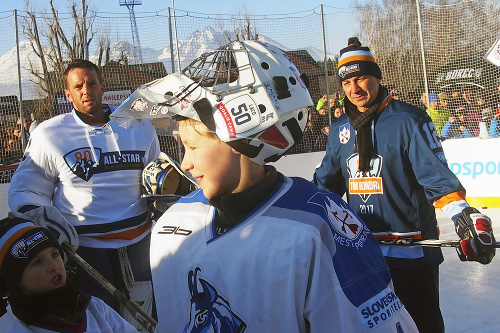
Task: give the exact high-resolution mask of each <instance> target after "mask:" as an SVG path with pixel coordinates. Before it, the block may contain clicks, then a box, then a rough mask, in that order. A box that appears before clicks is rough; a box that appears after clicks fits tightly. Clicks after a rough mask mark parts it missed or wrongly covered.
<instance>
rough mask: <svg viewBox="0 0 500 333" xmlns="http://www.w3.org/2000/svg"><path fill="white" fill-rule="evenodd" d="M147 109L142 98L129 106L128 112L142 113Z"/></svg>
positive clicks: (146, 104)
mask: <svg viewBox="0 0 500 333" xmlns="http://www.w3.org/2000/svg"><path fill="white" fill-rule="evenodd" d="M147 108H148V102H146V101H145V100H143V99H142V98H138V99H136V100H135V101H133V102H132V104H131V105H130V110H134V111H140V112H142V111H144V110H146V109H147Z"/></svg>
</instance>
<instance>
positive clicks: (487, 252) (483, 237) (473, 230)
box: [455, 207, 495, 265]
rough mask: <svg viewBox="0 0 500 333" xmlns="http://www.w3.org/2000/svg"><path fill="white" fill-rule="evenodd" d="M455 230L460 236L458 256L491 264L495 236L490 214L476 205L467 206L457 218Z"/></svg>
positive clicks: (462, 258) (464, 259)
mask: <svg viewBox="0 0 500 333" xmlns="http://www.w3.org/2000/svg"><path fill="white" fill-rule="evenodd" d="M455 231H456V232H457V235H458V237H460V246H457V253H458V257H459V258H460V260H462V261H478V262H480V263H481V264H484V265H486V264H489V263H490V262H491V260H492V259H493V257H494V256H495V246H494V243H495V236H494V235H493V229H492V227H491V220H490V218H489V217H488V216H486V215H484V214H481V213H480V212H479V211H478V210H477V209H476V208H474V207H467V208H465V209H464V210H463V211H462V214H461V215H459V216H458V218H457V224H456V226H455Z"/></svg>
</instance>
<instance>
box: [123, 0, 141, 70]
mask: <svg viewBox="0 0 500 333" xmlns="http://www.w3.org/2000/svg"><path fill="white" fill-rule="evenodd" d="M136 5H142V0H120V6H127V8H128V12H129V14H130V26H131V29H132V44H133V46H134V58H135V62H136V63H142V50H141V43H140V41H139V30H138V29H137V22H136V21H135V13H134V6H136Z"/></svg>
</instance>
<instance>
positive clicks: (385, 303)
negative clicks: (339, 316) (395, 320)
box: [358, 288, 403, 330]
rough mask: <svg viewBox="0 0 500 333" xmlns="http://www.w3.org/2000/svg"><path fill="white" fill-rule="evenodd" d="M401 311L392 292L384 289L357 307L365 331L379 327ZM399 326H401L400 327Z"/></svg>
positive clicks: (397, 300) (401, 305)
mask: <svg viewBox="0 0 500 333" xmlns="http://www.w3.org/2000/svg"><path fill="white" fill-rule="evenodd" d="M401 309H403V304H402V303H401V301H400V300H399V298H398V296H396V294H395V293H394V291H392V290H390V289H388V288H386V289H384V290H382V291H381V292H380V293H378V294H377V295H375V296H374V297H372V298H371V299H369V300H368V301H366V302H364V303H363V304H361V305H360V306H359V307H358V316H359V317H360V318H361V320H362V322H363V326H364V327H365V330H368V329H371V328H375V327H379V326H381V325H383V324H385V323H386V322H388V321H389V320H391V319H392V317H393V316H394V315H395V314H397V313H398V312H399V311H400V310H401ZM400 326H401V325H400Z"/></svg>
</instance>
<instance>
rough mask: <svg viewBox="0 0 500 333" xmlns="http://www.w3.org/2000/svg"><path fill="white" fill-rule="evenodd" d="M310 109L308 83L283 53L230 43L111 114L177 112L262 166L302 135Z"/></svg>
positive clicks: (141, 92)
mask: <svg viewBox="0 0 500 333" xmlns="http://www.w3.org/2000/svg"><path fill="white" fill-rule="evenodd" d="M306 81H307V80H306ZM310 106H313V102H312V100H311V97H310V95H309V92H308V90H307V87H306V84H305V83H304V81H303V79H302V77H301V75H300V74H299V72H298V70H297V68H296V67H295V65H294V64H293V63H292V61H290V59H289V58H288V57H287V55H286V54H285V53H284V52H283V51H282V50H280V49H279V48H277V47H275V46H273V45H270V44H266V43H262V42H258V41H235V42H232V43H229V44H227V45H224V46H222V47H221V48H219V49H218V50H215V51H212V52H209V53H205V54H203V55H201V56H200V57H198V58H197V59H196V60H194V61H193V62H192V63H191V64H190V65H188V66H187V67H186V68H185V69H184V70H182V72H178V73H173V74H170V75H167V76H166V77H164V78H161V79H158V80H155V81H152V82H150V83H148V84H146V85H143V86H141V87H140V88H138V89H137V90H136V91H134V93H132V95H130V97H129V98H128V99H127V100H126V101H125V102H123V103H122V105H120V106H119V107H118V109H117V110H116V111H115V112H113V114H112V117H113V118H114V119H117V120H119V118H129V119H152V120H153V123H154V121H155V120H156V119H157V118H165V117H172V116H175V115H178V116H182V117H186V118H192V119H196V120H199V121H201V122H203V123H204V124H205V125H206V126H207V127H208V129H209V130H210V131H211V132H214V133H215V134H216V135H217V136H218V137H219V138H220V139H221V140H222V141H224V142H226V143H228V144H229V145H230V146H231V147H233V148H234V149H235V150H237V151H239V152H240V153H242V154H244V155H247V156H248V157H250V159H251V160H252V161H254V162H255V163H257V164H265V163H267V162H274V161H276V160H278V159H279V158H280V157H281V156H282V155H283V154H284V153H285V152H286V151H287V150H288V149H290V148H291V147H292V146H293V144H295V143H297V142H298V141H299V140H300V139H301V137H302V133H303V131H304V129H305V126H306V123H307V118H308V107H310Z"/></svg>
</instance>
